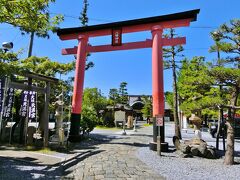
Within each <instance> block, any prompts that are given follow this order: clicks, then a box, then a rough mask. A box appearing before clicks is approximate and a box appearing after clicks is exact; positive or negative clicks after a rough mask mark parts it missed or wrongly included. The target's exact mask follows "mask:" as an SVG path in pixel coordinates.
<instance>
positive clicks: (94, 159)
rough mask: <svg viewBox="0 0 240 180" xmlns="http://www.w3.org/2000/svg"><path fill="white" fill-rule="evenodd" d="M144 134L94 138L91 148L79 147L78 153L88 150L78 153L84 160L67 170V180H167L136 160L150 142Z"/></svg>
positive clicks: (87, 145)
mask: <svg viewBox="0 0 240 180" xmlns="http://www.w3.org/2000/svg"><path fill="white" fill-rule="evenodd" d="M143 131H144V130H141V131H139V132H138V133H136V134H132V135H126V136H122V135H117V136H106V135H99V134H95V135H94V141H92V145H90V144H86V145H84V144H82V145H80V146H79V149H81V147H82V148H87V149H85V150H80V151H79V157H80V158H81V157H82V158H83V159H84V160H82V161H79V163H77V164H76V165H75V166H72V167H70V168H69V169H65V173H68V174H67V175H66V176H65V177H64V179H84V180H93V179H106V180H107V179H109V180H110V179H111V180H113V179H126V180H131V179H136V180H139V179H140V180H141V179H142V180H150V179H157V180H161V179H164V178H163V177H160V176H159V175H157V174H156V173H155V172H153V171H152V170H151V169H149V167H147V166H146V165H145V164H144V163H143V162H141V161H140V160H139V159H137V157H136V150H137V149H138V148H139V147H143V146H148V142H149V140H150V138H151V137H150V135H148V134H146V132H145V133H144V132H143ZM140 133H143V134H140ZM89 145H90V146H89ZM89 148H94V149H92V150H91V149H89ZM65 166H67V164H65Z"/></svg>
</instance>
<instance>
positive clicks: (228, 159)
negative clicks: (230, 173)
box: [224, 87, 239, 165]
mask: <svg viewBox="0 0 240 180" xmlns="http://www.w3.org/2000/svg"><path fill="white" fill-rule="evenodd" d="M238 94H239V89H238V87H235V90H233V93H232V98H231V105H232V106H236V105H237V98H238ZM234 117H235V109H231V110H230V112H229V113H228V120H227V121H226V125H227V151H226V153H225V159H224V164H225V165H233V164H234V128H233V122H234Z"/></svg>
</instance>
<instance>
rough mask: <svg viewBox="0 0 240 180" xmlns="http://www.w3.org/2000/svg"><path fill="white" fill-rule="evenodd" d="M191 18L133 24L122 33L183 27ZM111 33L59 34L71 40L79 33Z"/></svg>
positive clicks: (91, 33)
mask: <svg viewBox="0 0 240 180" xmlns="http://www.w3.org/2000/svg"><path fill="white" fill-rule="evenodd" d="M191 20H192V19H180V20H174V21H165V22H159V23H149V24H142V25H135V26H127V27H122V33H132V32H139V31H148V30H151V29H152V27H153V26H161V27H162V28H176V27H185V26H189V25H190V22H191ZM111 34H112V29H103V30H96V31H89V32H82V33H73V34H67V35H61V36H60V39H61V40H71V39H77V38H78V36H79V35H86V36H89V37H96V36H107V35H111Z"/></svg>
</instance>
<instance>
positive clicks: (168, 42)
mask: <svg viewBox="0 0 240 180" xmlns="http://www.w3.org/2000/svg"><path fill="white" fill-rule="evenodd" d="M162 44H163V46H176V45H180V44H186V38H185V37H179V38H173V39H167V38H162ZM151 47H152V40H150V39H147V40H146V41H139V42H130V43H123V44H122V45H121V46H112V45H100V46H91V45H88V47H87V52H90V53H94V52H107V51H119V50H131V49H141V48H151ZM76 53H77V47H74V48H66V49H63V50H62V54H63V55H69V54H76Z"/></svg>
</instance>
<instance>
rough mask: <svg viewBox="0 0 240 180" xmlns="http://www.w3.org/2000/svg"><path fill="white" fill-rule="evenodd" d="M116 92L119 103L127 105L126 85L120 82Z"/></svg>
mask: <svg viewBox="0 0 240 180" xmlns="http://www.w3.org/2000/svg"><path fill="white" fill-rule="evenodd" d="M118 92H119V103H121V104H127V102H128V97H127V95H128V92H127V83H126V82H121V84H120V87H119V90H118Z"/></svg>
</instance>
